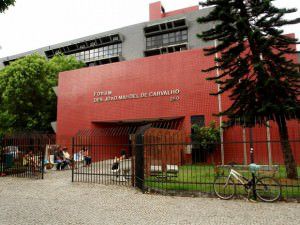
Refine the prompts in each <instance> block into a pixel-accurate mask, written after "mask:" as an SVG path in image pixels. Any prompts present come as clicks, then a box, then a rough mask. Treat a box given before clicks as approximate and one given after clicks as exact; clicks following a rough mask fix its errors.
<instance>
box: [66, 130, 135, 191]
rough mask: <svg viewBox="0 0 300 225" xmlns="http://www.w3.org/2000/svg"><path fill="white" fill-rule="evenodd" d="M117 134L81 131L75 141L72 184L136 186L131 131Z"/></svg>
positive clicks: (102, 131)
mask: <svg viewBox="0 0 300 225" xmlns="http://www.w3.org/2000/svg"><path fill="white" fill-rule="evenodd" d="M114 132H115V133H111V132H109V130H108V129H103V130H100V131H99V130H91V131H80V132H78V133H77V135H76V136H75V137H73V139H72V156H73V160H74V163H73V166H72V182H89V183H101V184H118V185H125V186H132V185H133V183H134V179H133V173H134V170H133V168H134V167H133V165H134V157H133V145H132V144H131V140H130V138H131V137H129V133H130V132H131V131H130V130H126V131H125V129H124V128H123V131H122V130H118V131H117V132H118V133H116V130H114ZM132 132H133V131H132Z"/></svg>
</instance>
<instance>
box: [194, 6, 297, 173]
mask: <svg viewBox="0 0 300 225" xmlns="http://www.w3.org/2000/svg"><path fill="white" fill-rule="evenodd" d="M273 1H274V0H247V1H246V0H230V1H228V0H207V1H206V2H204V3H201V5H202V6H213V7H212V8H211V11H210V13H209V14H208V15H207V16H204V17H202V18H199V19H198V22H199V23H208V22H210V23H213V24H214V26H212V28H211V29H209V30H207V31H205V32H203V33H202V34H199V35H198V36H199V37H200V38H202V39H203V40H204V41H212V40H215V41H216V42H217V44H216V45H215V46H214V47H210V48H206V49H205V54H206V55H216V56H217V57H216V59H215V60H216V65H215V66H213V67H211V68H208V69H206V70H204V71H205V72H210V71H214V70H216V69H218V70H219V71H220V74H219V75H218V76H214V77H210V78H209V79H208V80H214V81H215V82H216V83H217V84H219V85H220V88H219V89H218V92H217V93H212V94H213V95H218V94H223V93H225V92H228V93H229V98H230V100H231V102H232V103H231V105H230V106H229V107H228V108H227V109H225V110H224V111H223V112H220V113H219V115H224V116H226V117H227V118H228V121H227V126H231V125H234V124H236V122H237V121H238V122H241V123H242V124H243V125H245V126H254V125H255V124H256V123H262V124H266V122H267V121H269V120H274V121H276V123H277V125H278V130H279V134H280V140H281V146H282V153H283V155H284V161H285V165H286V169H287V174H288V177H289V178H297V170H296V161H295V159H294V157H293V154H292V149H291V146H290V144H289V141H288V129H287V125H286V120H290V119H298V120H299V119H300V99H299V94H300V85H299V84H300V72H299V67H300V65H299V64H298V63H297V62H295V60H292V59H291V55H292V54H296V53H298V52H297V51H296V48H295V45H296V44H297V39H295V38H293V37H290V36H286V35H283V30H282V26H284V25H290V24H297V23H299V22H300V18H297V19H292V20H287V19H285V18H284V17H285V16H286V14H289V13H294V12H296V11H297V9H286V8H282V9H280V8H276V7H275V6H274V5H273ZM296 57H297V56H296ZM296 57H295V58H296Z"/></svg>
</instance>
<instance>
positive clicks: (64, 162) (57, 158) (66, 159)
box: [54, 147, 92, 170]
mask: <svg viewBox="0 0 300 225" xmlns="http://www.w3.org/2000/svg"><path fill="white" fill-rule="evenodd" d="M80 154H81V155H82V157H83V159H84V162H85V163H84V166H89V165H91V163H92V157H91V156H90V154H89V151H88V148H87V147H83V148H82V149H81V151H80ZM75 160H76V159H75ZM75 160H74V159H73V158H72V157H71V156H70V154H69V153H68V148H67V147H63V148H62V149H61V148H59V149H58V150H57V151H55V153H54V162H55V163H56V164H57V165H56V169H57V170H64V169H65V168H66V167H68V166H73V164H74V162H75Z"/></svg>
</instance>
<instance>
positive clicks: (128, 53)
mask: <svg viewBox="0 0 300 225" xmlns="http://www.w3.org/2000/svg"><path fill="white" fill-rule="evenodd" d="M209 11H210V8H204V9H200V10H199V7H198V6H193V7H189V8H185V9H180V10H176V11H172V12H166V11H165V9H164V8H163V7H162V5H161V3H160V2H156V3H152V4H150V21H149V22H145V23H140V24H136V25H132V26H128V27H124V28H120V29H117V30H113V31H109V32H105V33H101V34H97V35H93V36H89V37H85V38H81V39H77V40H74V41H69V42H65V43H61V44H57V45H54V46H49V47H45V48H41V49H38V50H37V52H39V53H41V54H44V55H45V56H46V57H47V58H51V57H53V56H54V55H55V54H57V53H64V54H66V55H73V56H75V57H76V58H77V59H78V60H82V61H84V62H85V63H86V65H87V67H86V68H83V69H79V70H74V71H67V72H63V73H60V74H59V84H58V89H57V93H58V106H57V138H58V141H59V142H60V143H63V144H66V145H70V139H71V137H72V136H74V135H75V134H76V133H77V132H78V131H80V130H84V129H106V128H116V129H120V128H122V127H124V129H125V128H130V127H139V126H144V125H147V124H151V125H153V126H154V127H159V128H164V129H178V130H182V131H184V132H185V134H186V137H187V140H186V141H187V142H188V141H189V138H188V137H189V135H190V133H191V126H192V125H193V124H199V125H201V126H203V125H208V124H209V123H210V121H213V120H215V121H216V122H217V124H219V123H220V122H221V121H220V119H219V118H217V117H214V116H213V114H216V113H218V112H219V111H220V110H222V109H226V108H227V107H228V106H229V105H230V101H229V99H228V98H227V97H226V96H225V95H224V96H222V97H221V98H217V97H214V96H210V95H209V93H211V92H216V91H217V88H218V87H217V85H216V84H215V83H214V82H209V81H206V78H207V77H209V76H215V75H216V72H214V71H213V72H211V73H210V74H207V73H202V72H201V70H203V69H205V68H208V67H211V66H213V65H214V56H210V57H207V56H204V51H203V48H205V47H208V46H212V45H213V44H214V43H213V42H203V41H201V40H200V39H199V38H197V36H196V34H197V33H201V32H202V31H205V30H207V29H209V27H211V26H213V24H206V25H203V24H202V25H200V24H198V23H197V18H199V17H201V16H204V15H207V14H208V13H209ZM31 53H32V52H27V53H24V54H20V55H16V56H12V57H7V58H5V59H1V60H0V61H1V63H2V66H5V65H8V64H9V63H10V62H11V61H13V60H15V59H17V58H20V57H22V56H24V55H26V54H31ZM291 57H294V56H291ZM292 59H293V60H297V59H296V56H295V58H292ZM104 64H105V65H104ZM289 128H290V130H291V132H290V139H292V140H293V139H295V140H296V139H297V138H299V134H300V130H299V123H298V122H297V121H291V122H289ZM131 132H134V131H132V130H131V129H128V132H127V133H126V132H125V133H122V135H123V136H124V138H125V139H126V138H128V139H129V136H130V135H131V134H132V133H131ZM248 136H249V131H248V130H247V129H244V128H242V127H240V126H236V127H233V128H230V129H228V130H225V131H224V134H223V138H224V144H223V145H222V146H221V149H219V150H218V151H219V152H218V153H216V154H217V155H218V156H216V158H217V159H218V162H216V163H221V162H222V163H228V162H232V161H233V159H234V161H235V162H237V163H245V164H247V163H249V159H250V156H249V137H248ZM253 136H254V137H253V138H254V140H255V146H254V147H255V149H257V151H255V157H256V159H257V160H256V161H257V162H259V163H283V156H282V153H281V147H280V143H279V142H278V140H279V135H278V131H277V127H276V125H275V124H274V123H272V122H271V124H270V128H266V127H256V128H254V133H253ZM272 141H277V142H272ZM270 143H271V144H270ZM299 147H300V146H299V143H293V144H292V148H293V150H294V155H295V157H296V160H297V162H300V155H299V154H297V152H296V151H297V148H299ZM221 153H222V154H221ZM191 155H192V151H191V152H186V153H185V156H184V157H185V158H191ZM220 155H221V156H220ZM199 160H200V161H206V162H208V161H209V159H199ZM196 161H197V159H196Z"/></svg>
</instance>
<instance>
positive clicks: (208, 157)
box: [144, 141, 300, 199]
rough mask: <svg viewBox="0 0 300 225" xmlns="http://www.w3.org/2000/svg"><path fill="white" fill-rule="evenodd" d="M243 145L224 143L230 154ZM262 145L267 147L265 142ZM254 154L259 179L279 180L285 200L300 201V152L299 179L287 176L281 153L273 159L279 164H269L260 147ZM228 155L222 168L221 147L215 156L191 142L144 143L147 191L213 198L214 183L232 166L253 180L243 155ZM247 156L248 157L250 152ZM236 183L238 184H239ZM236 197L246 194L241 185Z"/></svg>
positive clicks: (296, 156) (227, 172)
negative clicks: (266, 177)
mask: <svg viewBox="0 0 300 225" xmlns="http://www.w3.org/2000/svg"><path fill="white" fill-rule="evenodd" d="M296 143H297V144H298V146H300V141H297V142H296V141H294V145H295V144H296ZM243 144H244V143H240V142H235V143H234V142H230V143H223V145H224V146H223V147H224V148H225V150H226V149H227V151H229V150H228V149H234V148H237V147H238V146H240V145H243ZM259 144H264V145H267V143H266V142H265V143H262V142H260V143H259ZM272 144H273V145H277V144H278V142H274V143H273V142H272ZM227 145H228V146H227ZM256 145H258V143H256ZM229 146H230V148H229ZM241 150H243V148H241ZM254 151H256V152H255V157H254V160H255V162H256V163H257V164H259V165H260V169H259V170H258V171H257V176H258V177H262V176H271V177H274V178H276V179H277V180H278V181H279V182H280V184H281V189H282V198H283V199H300V179H299V178H300V165H299V156H300V155H299V153H298V151H295V152H294V157H295V158H296V160H297V162H298V164H297V170H298V178H297V179H289V178H288V177H287V173H286V167H285V165H284V163H283V159H282V158H281V157H280V156H279V152H276V155H273V159H275V158H277V160H278V161H277V162H275V161H273V163H272V164H268V162H269V159H268V158H267V157H265V155H264V154H263V153H262V152H259V151H260V149H259V148H257V149H254ZM274 152H275V151H274ZM226 154H227V153H226V151H225V157H224V158H225V163H224V164H223V165H222V163H221V158H222V156H221V151H220V146H219V147H218V148H217V149H216V150H215V152H214V153H208V152H207V151H205V150H203V149H201V148H197V147H196V148H194V146H193V145H192V144H189V143H178V144H176V143H175V144H174V143H171V144H168V143H163V144H162V143H151V144H144V165H145V167H144V175H145V179H144V189H145V190H148V191H156V192H160V193H169V194H181V195H199V194H203V193H205V194H209V195H213V194H214V189H213V184H214V180H215V178H216V176H217V175H219V174H222V175H225V176H226V175H228V174H229V171H230V169H231V168H232V167H231V165H232V166H233V168H234V169H235V170H237V171H238V172H240V173H241V174H242V175H243V176H245V177H247V178H249V179H251V176H252V174H251V172H250V171H249V167H248V164H243V157H242V155H243V152H241V155H240V154H239V153H238V154H237V153H235V155H234V153H230V154H229V153H228V155H226ZM247 155H249V153H248V152H247ZM281 156H282V154H281ZM189 157H190V158H189ZM249 157H250V156H248V158H249ZM256 160H257V161H256ZM248 163H249V162H248ZM236 183H237V184H238V182H237V181H236ZM237 194H238V196H243V195H244V196H246V195H247V193H246V191H245V190H244V188H243V187H242V186H241V185H240V188H238V190H237Z"/></svg>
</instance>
